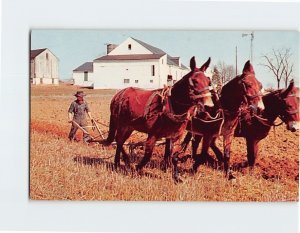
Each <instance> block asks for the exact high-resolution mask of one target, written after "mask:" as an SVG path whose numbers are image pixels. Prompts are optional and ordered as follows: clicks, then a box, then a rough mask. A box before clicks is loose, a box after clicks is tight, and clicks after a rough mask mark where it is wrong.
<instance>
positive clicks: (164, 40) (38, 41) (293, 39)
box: [31, 29, 300, 87]
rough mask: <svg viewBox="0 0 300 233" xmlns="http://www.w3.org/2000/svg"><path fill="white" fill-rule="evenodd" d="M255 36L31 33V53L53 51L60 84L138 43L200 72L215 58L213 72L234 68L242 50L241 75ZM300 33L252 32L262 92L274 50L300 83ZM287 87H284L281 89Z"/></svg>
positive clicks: (152, 32) (234, 33)
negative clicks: (285, 51)
mask: <svg viewBox="0 0 300 233" xmlns="http://www.w3.org/2000/svg"><path fill="white" fill-rule="evenodd" d="M242 33H251V31H181V30H177V31H169V30H160V31H155V30H148V31H141V30H48V29H47V30H32V32H31V49H38V48H49V49H50V50H51V51H52V52H53V53H54V54H55V55H56V56H57V57H58V58H59V60H60V64H59V73H60V79H69V78H71V77H72V70H73V69H75V68H76V67H78V66H79V65H81V64H82V63H84V62H87V61H92V60H93V59H95V58H97V57H100V56H103V55H105V53H106V45H105V44H106V43H114V44H120V43H121V42H123V41H124V40H125V39H126V38H128V37H134V38H136V39H139V40H142V41H144V42H146V43H148V44H151V45H153V46H155V47H158V48H160V49H162V50H164V51H165V52H166V53H168V54H170V55H171V56H180V57H181V59H182V62H183V63H184V64H185V65H188V64H189V60H190V58H191V57H192V56H195V57H196V61H197V64H198V65H199V66H200V65H201V64H202V63H203V62H205V61H206V60H207V58H208V57H211V59H212V63H211V67H212V66H213V65H215V64H217V63H218V62H219V61H224V62H225V63H226V64H231V65H234V66H235V47H236V46H237V48H238V70H239V71H241V70H242V69H243V66H244V64H245V62H246V61H247V60H249V59H250V36H246V37H242ZM299 38H300V36H299V32H296V31H254V41H253V66H254V70H255V72H256V77H257V78H258V79H259V80H260V81H261V82H262V83H263V85H264V87H270V86H273V87H276V79H275V77H273V76H272V73H270V72H269V71H268V70H267V69H266V68H265V67H263V66H261V65H259V64H260V63H262V62H263V59H262V55H263V54H267V53H270V52H271V51H272V49H273V48H274V49H281V48H290V49H291V52H292V54H293V55H292V57H291V61H292V62H293V63H294V72H293V78H294V79H295V80H296V81H297V82H299ZM281 87H283V84H281Z"/></svg>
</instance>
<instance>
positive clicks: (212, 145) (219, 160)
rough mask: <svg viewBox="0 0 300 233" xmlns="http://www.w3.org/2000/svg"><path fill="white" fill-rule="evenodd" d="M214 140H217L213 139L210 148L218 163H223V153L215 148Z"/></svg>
mask: <svg viewBox="0 0 300 233" xmlns="http://www.w3.org/2000/svg"><path fill="white" fill-rule="evenodd" d="M216 140H217V138H214V139H213V140H212V142H211V143H210V148H211V149H212V150H213V152H214V153H215V155H216V157H217V159H218V162H223V160H224V158H223V153H222V151H221V150H220V149H219V148H218V147H217V145H216Z"/></svg>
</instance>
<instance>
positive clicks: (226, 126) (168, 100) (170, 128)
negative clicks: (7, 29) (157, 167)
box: [104, 57, 299, 182]
mask: <svg viewBox="0 0 300 233" xmlns="http://www.w3.org/2000/svg"><path fill="white" fill-rule="evenodd" d="M209 64H210V58H209V59H208V60H207V61H206V62H205V63H204V64H203V65H202V66H201V67H200V68H197V67H196V62H195V58H194V57H192V58H191V61H190V68H191V71H190V72H189V73H188V74H187V75H185V76H184V77H183V78H182V79H181V80H179V81H178V82H176V83H175V84H174V85H173V86H172V87H171V88H163V89H157V90H152V91H149V90H143V89H139V88H133V87H129V88H125V89H123V90H121V91H119V92H118V93H117V94H116V95H115V96H114V97H113V99H112V101H111V105H110V111H111V115H110V125H109V135H108V138H107V139H106V140H105V141H104V143H105V144H107V145H108V144H111V143H112V142H113V141H114V140H115V141H116V144H117V148H116V154H115V161H114V165H115V167H116V168H117V167H119V166H120V158H121V154H122V157H123V160H124V162H125V164H126V166H129V156H128V154H127V153H126V151H125V149H124V147H123V144H124V143H125V141H126V140H127V139H128V138H129V137H130V135H131V134H132V132H133V131H134V130H136V131H139V132H143V133H146V134H147V135H148V137H147V140H146V142H145V154H144V157H143V158H142V160H141V161H140V163H139V164H138V165H137V166H136V169H137V170H138V171H139V172H141V171H142V169H143V167H144V166H145V165H146V164H147V163H148V162H149V161H150V159H151V156H152V152H153V149H154V146H155V143H156V141H157V140H159V139H161V138H166V147H165V156H164V158H165V159H164V163H163V164H164V166H163V168H166V167H167V166H168V164H169V161H170V158H172V159H171V160H172V164H173V168H174V169H173V178H174V179H175V181H176V182H179V181H180V178H179V171H178V166H177V164H178V161H180V157H181V155H182V154H183V153H184V151H185V149H186V147H187V144H188V142H189V141H190V139H191V138H192V137H194V140H193V150H192V157H193V159H194V165H193V171H194V172H196V171H197V168H198V167H199V165H200V164H201V161H203V158H204V160H205V158H207V157H208V149H209V147H211V148H212V149H213V151H214V152H215V154H216V156H217V159H218V161H219V162H220V163H222V164H223V165H224V171H225V174H226V176H227V177H228V178H229V179H232V178H234V176H233V175H232V170H231V166H230V146H231V142H232V139H233V137H234V136H242V137H245V138H246V141H247V151H248V154H247V156H248V164H249V165H250V166H253V165H254V162H255V157H256V154H257V144H258V142H259V141H260V140H261V139H263V138H265V137H266V136H267V134H268V132H269V130H270V127H271V126H272V125H273V122H274V121H275V119H276V118H277V117H278V116H279V117H280V118H281V119H282V120H283V121H284V122H285V123H286V124H287V125H288V129H289V130H291V131H295V130H296V126H297V123H298V121H299V111H298V104H299V102H298V99H297V97H296V90H295V87H294V83H293V82H292V83H291V84H290V86H289V87H288V88H287V89H286V90H278V91H275V92H272V93H270V94H268V95H266V96H263V94H262V92H261V89H262V85H261V83H260V82H259V81H258V80H257V79H256V77H255V73H254V69H253V67H252V65H251V64H250V62H249V61H248V62H246V64H245V66H244V69H243V73H242V74H241V75H239V76H237V77H235V78H234V79H232V80H231V81H230V82H228V83H227V84H226V85H224V86H223V88H222V90H221V93H220V97H219V96H218V94H217V92H216V91H215V90H214V89H213V88H212V86H211V81H210V78H209V77H207V76H206V75H205V71H206V69H207V68H208V66H209ZM186 130H187V131H188V132H189V133H188V135H187V136H186V137H185V140H184V141H183V143H182V144H181V146H173V145H175V142H177V141H181V140H180V139H181V138H182V136H183V135H184V132H185V131H186ZM237 132H238V133H240V134H237ZM219 136H222V137H223V142H224V144H223V147H224V148H223V149H224V153H222V152H221V151H220V150H219V149H218V148H217V147H216V145H215V141H216V139H217V138H218V137H219ZM202 138H203V143H202V151H201V154H200V156H197V148H198V144H199V142H200V141H201V139H202ZM177 145H178V144H177ZM179 145H180V144H179Z"/></svg>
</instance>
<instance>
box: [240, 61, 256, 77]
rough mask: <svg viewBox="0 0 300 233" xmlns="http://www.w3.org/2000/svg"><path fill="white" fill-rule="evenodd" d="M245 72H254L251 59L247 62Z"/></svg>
mask: <svg viewBox="0 0 300 233" xmlns="http://www.w3.org/2000/svg"><path fill="white" fill-rule="evenodd" d="M243 74H254V69H253V66H252V64H251V63H250V61H249V60H248V61H247V62H246V63H245V66H244V69H243Z"/></svg>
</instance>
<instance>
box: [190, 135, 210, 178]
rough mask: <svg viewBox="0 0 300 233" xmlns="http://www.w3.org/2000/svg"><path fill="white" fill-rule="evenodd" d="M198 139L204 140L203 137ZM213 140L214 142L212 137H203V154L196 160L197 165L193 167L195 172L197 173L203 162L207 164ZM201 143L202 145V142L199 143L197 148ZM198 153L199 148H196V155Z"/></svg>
mask: <svg viewBox="0 0 300 233" xmlns="http://www.w3.org/2000/svg"><path fill="white" fill-rule="evenodd" d="M198 137H200V140H201V139H202V137H201V136H198ZM211 140H212V137H211V136H210V135H205V136H204V137H203V143H202V150H201V154H200V157H198V158H197V159H196V160H195V163H194V165H193V172H197V169H198V167H199V166H200V164H201V163H202V161H203V162H207V161H208V149H209V146H210V143H211ZM199 143H200V141H199V142H198V144H197V147H198V145H199ZM196 152H197V148H195V153H196ZM193 153H194V152H193Z"/></svg>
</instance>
